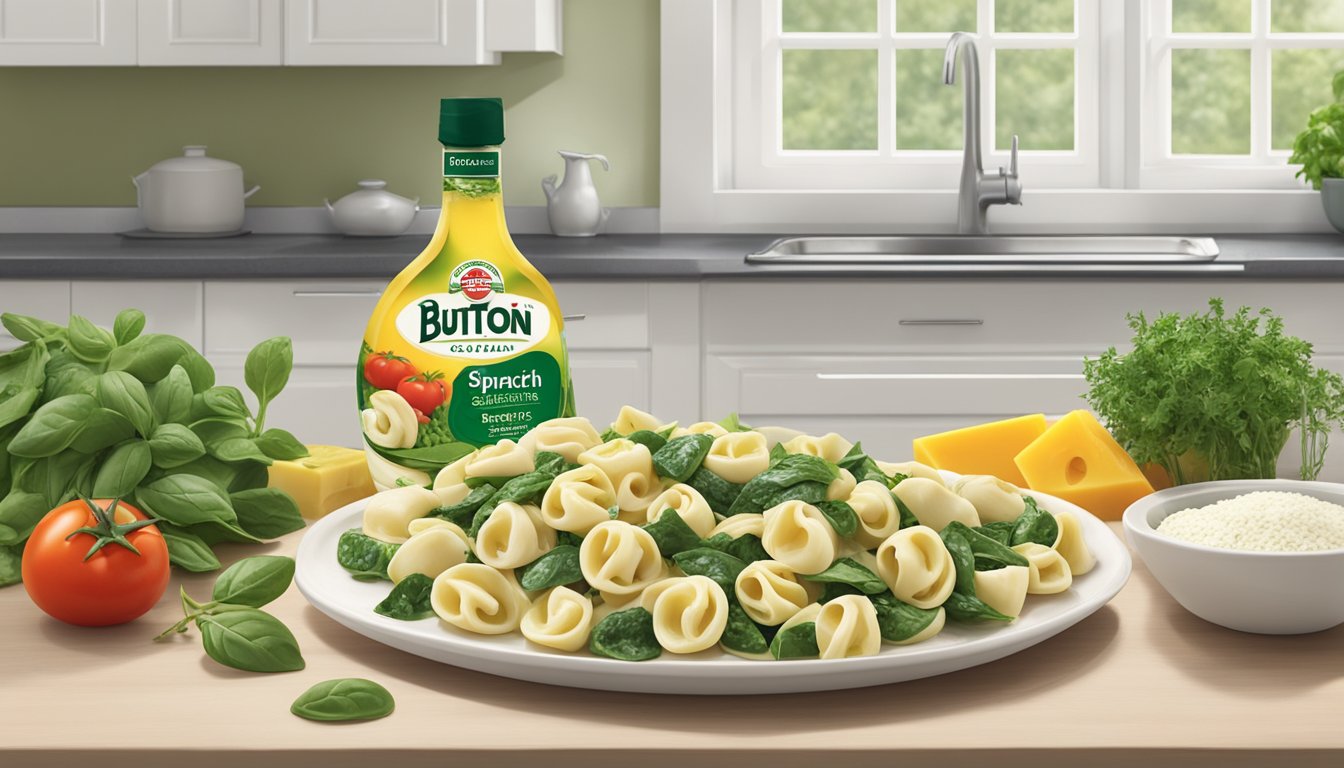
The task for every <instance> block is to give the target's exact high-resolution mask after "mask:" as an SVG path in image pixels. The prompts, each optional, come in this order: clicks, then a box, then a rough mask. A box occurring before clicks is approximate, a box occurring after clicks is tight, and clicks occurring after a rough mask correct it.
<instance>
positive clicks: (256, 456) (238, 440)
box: [210, 437, 272, 466]
mask: <svg viewBox="0 0 1344 768" xmlns="http://www.w3.org/2000/svg"><path fill="white" fill-rule="evenodd" d="M210 453H211V454H212V455H213V456H214V457H215V458H217V459H219V460H220V461H255V462H257V463H258V464H264V465H266V466H270V465H271V461H272V459H271V457H270V456H267V455H266V453H265V451H262V450H261V448H259V447H257V442H256V441H255V440H254V439H252V438H250V437H228V438H224V439H223V440H220V441H218V442H216V443H215V444H213V445H211V446H210Z"/></svg>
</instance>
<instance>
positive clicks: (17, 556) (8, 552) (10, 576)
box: [0, 546, 23, 587]
mask: <svg viewBox="0 0 1344 768" xmlns="http://www.w3.org/2000/svg"><path fill="white" fill-rule="evenodd" d="M22 561H23V547H19V546H8V547H5V546H0V587H8V586H9V585H10V584H18V583H19V582H21V581H23V571H22V570H21V564H22Z"/></svg>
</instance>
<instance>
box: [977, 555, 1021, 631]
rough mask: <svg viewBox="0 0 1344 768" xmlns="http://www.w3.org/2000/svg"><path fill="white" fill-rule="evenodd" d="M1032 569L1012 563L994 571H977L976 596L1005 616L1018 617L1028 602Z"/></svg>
mask: <svg viewBox="0 0 1344 768" xmlns="http://www.w3.org/2000/svg"><path fill="white" fill-rule="evenodd" d="M1030 583H1031V569H1030V568H1028V567H1027V566H1025V565H1010V566H1007V567H1005V568H999V569H996V570H993V571H976V572H975V596H976V597H978V598H980V599H981V600H982V601H984V603H985V605H988V606H989V607H990V608H993V609H994V610H996V611H998V612H999V613H1002V614H1003V615H1004V616H1011V617H1013V618H1017V617H1018V616H1019V615H1021V614H1022V606H1023V604H1025V603H1026V602H1027V587H1028V586H1029V584H1030Z"/></svg>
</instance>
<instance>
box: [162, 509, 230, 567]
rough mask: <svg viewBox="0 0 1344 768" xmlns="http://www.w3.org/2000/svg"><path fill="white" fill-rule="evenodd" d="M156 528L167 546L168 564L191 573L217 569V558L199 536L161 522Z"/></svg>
mask: <svg viewBox="0 0 1344 768" xmlns="http://www.w3.org/2000/svg"><path fill="white" fill-rule="evenodd" d="M158 528H159V532H160V533H162V534H163V541H164V543H165V544H167V545H168V562H170V563H172V564H173V565H176V566H177V567H178V568H181V569H182V570H184V571H190V572H192V573H204V572H206V571H215V570H218V569H219V558H217V557H215V553H214V552H213V551H212V550H211V549H210V545H209V544H206V543H205V541H204V540H203V539H201V537H200V536H197V535H196V534H194V533H191V532H190V531H187V530H185V529H183V528H178V527H177V526H175V525H171V524H169V523H162V522H161V523H159V524H158Z"/></svg>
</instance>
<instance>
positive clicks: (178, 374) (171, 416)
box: [149, 365, 192, 424]
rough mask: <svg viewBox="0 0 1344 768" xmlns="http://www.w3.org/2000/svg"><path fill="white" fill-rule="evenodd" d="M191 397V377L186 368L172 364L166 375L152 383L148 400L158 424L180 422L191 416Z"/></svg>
mask: <svg viewBox="0 0 1344 768" xmlns="http://www.w3.org/2000/svg"><path fill="white" fill-rule="evenodd" d="M191 398H192V391H191V379H190V378H188V377H187V371H186V369H185V368H183V367H182V366H180V365H174V366H173V368H172V370H170V371H168V375H167V376H164V377H163V378H162V379H160V380H159V382H158V383H157V384H154V385H153V390H152V391H151V392H150V396H149V401H150V406H151V407H152V408H153V409H154V415H155V416H156V417H158V420H159V423H160V424H166V423H169V422H174V423H178V424H182V423H185V422H186V421H187V418H188V417H190V416H191Z"/></svg>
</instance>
